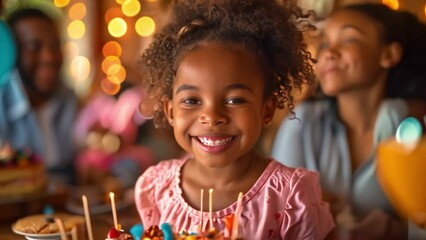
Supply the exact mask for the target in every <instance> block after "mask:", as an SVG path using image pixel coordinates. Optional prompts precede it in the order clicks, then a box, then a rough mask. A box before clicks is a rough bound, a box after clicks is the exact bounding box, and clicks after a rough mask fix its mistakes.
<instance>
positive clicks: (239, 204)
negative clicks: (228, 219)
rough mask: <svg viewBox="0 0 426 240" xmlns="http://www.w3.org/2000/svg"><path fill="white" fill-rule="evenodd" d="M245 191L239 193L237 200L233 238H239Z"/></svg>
mask: <svg viewBox="0 0 426 240" xmlns="http://www.w3.org/2000/svg"><path fill="white" fill-rule="evenodd" d="M242 200H243V193H242V192H240V194H239V195H238V201H237V209H235V213H234V222H233V223H232V235H231V239H237V238H238V220H239V218H240V215H241V211H242V203H243V201H242Z"/></svg>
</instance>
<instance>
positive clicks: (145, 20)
mask: <svg viewBox="0 0 426 240" xmlns="http://www.w3.org/2000/svg"><path fill="white" fill-rule="evenodd" d="M135 30H136V32H137V33H138V34H139V35H140V36H142V37H148V36H150V35H152V34H153V33H154V31H155V22H154V20H153V19H152V18H150V17H147V16H145V17H141V18H139V19H138V20H137V21H136V24H135Z"/></svg>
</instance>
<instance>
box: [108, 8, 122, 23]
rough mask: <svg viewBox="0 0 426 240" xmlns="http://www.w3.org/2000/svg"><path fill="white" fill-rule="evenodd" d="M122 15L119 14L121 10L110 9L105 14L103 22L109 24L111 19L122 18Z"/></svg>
mask: <svg viewBox="0 0 426 240" xmlns="http://www.w3.org/2000/svg"><path fill="white" fill-rule="evenodd" d="M122 16H123V13H122V12H121V9H120V8H119V7H111V8H108V10H107V11H106V12H105V16H104V19H105V22H107V23H109V22H110V21H111V20H112V19H114V18H117V17H122Z"/></svg>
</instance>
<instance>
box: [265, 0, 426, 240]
mask: <svg viewBox="0 0 426 240" xmlns="http://www.w3.org/2000/svg"><path fill="white" fill-rule="evenodd" d="M425 42H426V26H425V25H424V24H421V23H420V22H419V21H418V20H417V19H416V18H415V17H414V16H413V15H411V14H409V13H406V12H396V11H393V10H391V9H390V8H388V7H386V6H385V5H382V4H369V3H367V4H359V5H347V6H344V7H343V8H341V9H338V10H337V11H335V12H334V13H332V14H331V15H330V16H329V18H328V19H327V20H326V23H325V25H324V29H323V34H322V37H321V43H320V46H319V51H318V64H317V66H316V75H317V78H318V80H319V84H320V87H321V90H322V93H323V94H324V95H325V96H327V97H326V98H322V99H316V100H312V101H306V102H304V103H302V104H300V105H299V106H298V107H297V108H296V109H295V117H296V118H297V119H289V118H287V119H285V120H284V121H283V123H282V125H281V127H280V129H279V132H278V133H277V136H276V139H275V142H274V146H273V150H272V156H273V157H274V158H276V159H277V160H279V161H281V162H282V163H284V164H286V165H290V166H293V167H307V168H309V169H312V170H316V171H319V172H320V176H321V185H322V188H323V191H324V194H325V196H326V198H327V200H328V201H329V202H330V203H332V210H333V211H334V214H335V217H336V221H337V224H338V225H340V229H342V228H344V229H349V230H351V233H352V234H356V233H359V232H362V233H363V234H367V235H369V236H371V237H372V238H377V237H388V238H398V239H401V238H402V239H404V238H407V224H406V223H405V222H403V221H401V220H399V218H398V217H396V216H395V214H394V209H393V207H392V206H391V204H390V203H389V202H388V199H387V198H386V196H385V194H384V193H383V191H382V189H381V187H380V185H379V183H378V181H377V177H376V171H375V149H376V146H377V144H378V143H379V142H380V141H382V140H384V139H386V138H388V137H390V136H392V135H394V133H395V131H396V128H397V126H398V124H399V123H400V121H401V120H402V119H404V118H405V117H407V116H417V117H419V118H421V116H422V115H423V114H425V112H426V104H425V100H426V73H425V71H424V69H426V68H425V67H426V60H425V58H424V56H425V54H426V44H424V43H425ZM410 234H411V231H410Z"/></svg>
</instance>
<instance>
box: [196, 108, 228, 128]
mask: <svg viewBox="0 0 426 240" xmlns="http://www.w3.org/2000/svg"><path fill="white" fill-rule="evenodd" d="M199 120H200V123H201V124H205V125H208V126H217V125H220V124H225V123H227V122H228V117H227V116H226V114H225V110H224V109H222V108H221V107H220V106H205V107H204V110H203V112H202V113H201V114H200V117H199Z"/></svg>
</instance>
